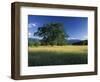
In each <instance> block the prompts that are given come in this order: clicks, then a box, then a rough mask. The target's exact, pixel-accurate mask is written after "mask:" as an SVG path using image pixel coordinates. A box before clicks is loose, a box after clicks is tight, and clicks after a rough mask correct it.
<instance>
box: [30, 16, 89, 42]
mask: <svg viewBox="0 0 100 82" xmlns="http://www.w3.org/2000/svg"><path fill="white" fill-rule="evenodd" d="M52 22H60V23H62V24H63V26H64V31H65V32H66V33H67V34H68V35H69V39H81V40H84V39H88V38H87V37H88V33H87V32H88V18H87V17H64V16H41V15H28V37H29V38H38V37H37V36H34V35H33V34H34V32H36V31H37V29H38V27H41V26H42V25H43V24H46V23H52Z"/></svg>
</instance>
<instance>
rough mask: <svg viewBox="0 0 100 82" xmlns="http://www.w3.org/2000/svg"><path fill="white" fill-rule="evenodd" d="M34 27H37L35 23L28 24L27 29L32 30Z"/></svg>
mask: <svg viewBox="0 0 100 82" xmlns="http://www.w3.org/2000/svg"><path fill="white" fill-rule="evenodd" d="M35 26H37V25H36V23H29V24H28V28H33V27H35Z"/></svg>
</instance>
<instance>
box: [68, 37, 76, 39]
mask: <svg viewBox="0 0 100 82" xmlns="http://www.w3.org/2000/svg"><path fill="white" fill-rule="evenodd" d="M74 39H77V38H71V37H69V38H68V40H74Z"/></svg>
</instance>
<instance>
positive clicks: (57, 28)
mask: <svg viewBox="0 0 100 82" xmlns="http://www.w3.org/2000/svg"><path fill="white" fill-rule="evenodd" d="M34 35H35V36H39V37H42V40H41V45H52V46H53V45H60V46H61V45H65V44H66V38H67V37H68V35H67V34H65V32H64V28H63V24H61V23H48V24H44V25H43V26H42V27H39V28H38V31H37V32H35V33H34Z"/></svg>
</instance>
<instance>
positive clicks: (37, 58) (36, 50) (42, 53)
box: [28, 46, 88, 66]
mask: <svg viewBox="0 0 100 82" xmlns="http://www.w3.org/2000/svg"><path fill="white" fill-rule="evenodd" d="M87 57H88V56H87V46H53V47H52V46H38V47H29V48H28V66H47V65H73V64H87V61H88V60H87Z"/></svg>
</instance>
